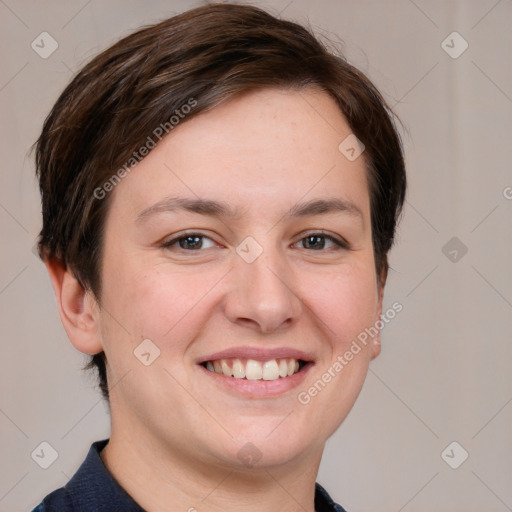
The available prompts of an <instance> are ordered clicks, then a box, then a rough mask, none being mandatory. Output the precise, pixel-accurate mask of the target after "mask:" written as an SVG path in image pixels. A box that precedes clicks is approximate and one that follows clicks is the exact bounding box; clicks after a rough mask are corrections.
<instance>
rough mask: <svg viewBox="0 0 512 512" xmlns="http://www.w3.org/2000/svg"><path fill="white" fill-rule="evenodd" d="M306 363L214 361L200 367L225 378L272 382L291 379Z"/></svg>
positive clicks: (289, 360) (287, 361) (288, 359)
mask: <svg viewBox="0 0 512 512" xmlns="http://www.w3.org/2000/svg"><path fill="white" fill-rule="evenodd" d="M307 364H308V363H307V362H306V361H303V360H302V359H294V358H280V359H270V360H267V361H258V360H256V359H238V358H237V359H216V360H214V361H205V362H204V363H201V365H202V366H203V367H204V368H206V369H207V370H209V371H211V372H214V373H219V374H222V375H224V376H225V377H232V378H235V379H245V380H266V381H273V380H278V379H285V378H286V377H291V376H292V375H294V374H295V373H298V372H300V371H302V369H303V368H304V367H305V366H306V365H307Z"/></svg>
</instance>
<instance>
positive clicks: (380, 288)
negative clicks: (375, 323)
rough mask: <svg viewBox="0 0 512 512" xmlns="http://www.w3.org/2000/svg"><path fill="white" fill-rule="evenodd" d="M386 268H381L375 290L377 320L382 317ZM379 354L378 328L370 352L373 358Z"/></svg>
mask: <svg viewBox="0 0 512 512" xmlns="http://www.w3.org/2000/svg"><path fill="white" fill-rule="evenodd" d="M387 275H388V272H387V269H384V270H382V272H381V273H380V276H379V279H378V282H377V290H378V296H377V320H380V319H381V317H382V302H383V300H384V287H385V286H386V279H387ZM379 354H380V329H379V333H378V334H377V335H375V337H374V338H373V345H372V353H371V358H372V359H375V358H376V357H377V356H378V355H379Z"/></svg>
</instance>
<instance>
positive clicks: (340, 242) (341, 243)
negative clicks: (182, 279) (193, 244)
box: [161, 231, 350, 252]
mask: <svg viewBox="0 0 512 512" xmlns="http://www.w3.org/2000/svg"><path fill="white" fill-rule="evenodd" d="M190 237H198V238H201V239H205V238H207V239H209V240H212V239H211V238H210V237H208V236H206V235H203V234H201V233H194V232H191V233H185V234H182V235H181V236H179V237H176V238H173V239H171V240H167V241H165V242H163V243H162V244H161V247H163V248H164V249H169V248H171V247H172V246H174V245H175V244H177V243H178V242H179V241H180V240H185V239H187V238H190ZM309 237H320V238H325V239H327V240H330V241H331V242H333V243H334V244H335V245H336V246H337V247H335V248H333V249H331V250H335V251H338V250H342V249H345V250H350V246H349V244H348V242H346V241H344V240H338V239H337V238H335V237H334V236H332V235H328V234H326V233H324V232H322V231H314V232H311V233H307V234H306V235H305V236H303V237H302V238H301V239H300V240H298V241H297V242H295V243H299V242H301V241H302V240H305V239H307V238H309ZM212 241H213V240H212ZM294 245H295V244H294ZM304 249H306V250H307V248H306V247H304ZM179 250H181V251H184V252H201V249H197V250H195V249H182V248H181V247H179ZM311 251H313V252H328V251H329V249H320V250H315V249H311Z"/></svg>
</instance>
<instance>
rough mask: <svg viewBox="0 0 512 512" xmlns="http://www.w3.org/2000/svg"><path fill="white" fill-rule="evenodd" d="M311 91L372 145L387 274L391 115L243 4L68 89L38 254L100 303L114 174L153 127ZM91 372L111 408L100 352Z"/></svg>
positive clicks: (300, 40)
mask: <svg viewBox="0 0 512 512" xmlns="http://www.w3.org/2000/svg"><path fill="white" fill-rule="evenodd" d="M307 86H317V87H320V88H321V89H323V90H325V91H326V92H327V93H328V94H330V96H331V97H332V98H333V99H334V100H335V101H336V103H337V104H338V105H339V108H340V110H341V112H342V113H343V115H344V116H345V118H346V120H347V122H348V124H349V126H350V128H351V129H352V131H353V133H354V134H355V135H356V137H357V138H358V139H359V140H360V141H361V142H362V143H363V144H364V145H365V152H364V158H365V162H366V166H367V172H368V181H369V188H370V190H369V194H370V207H371V222H372V242H373V248H374V254H375V264H376V270H377V273H378V275H379V276H382V275H384V277H385V275H386V273H387V269H388V261H387V253H388V251H389V249H390V248H391V246H392V244H393V239H394V234H395V227H396V223H397V220H398V217H399V215H400V212H401V208H402V204H403V201H404V196H405V189H406V178H405V166H404V158H403V150H402V144H401V140H400V135H399V134H398V132H397V130H396V127H395V123H394V115H393V114H392V112H391V110H390V108H389V107H388V105H387V104H386V102H385V100H384V99H383V97H382V96H381V94H380V93H379V92H378V91H377V89H376V88H375V87H374V86H373V84H372V83H371V82H370V80H369V79H368V78H367V77H366V76H365V75H364V74H363V73H361V72H360V71H359V70H357V69H356V68H354V67H353V66H351V65H350V64H349V63H348V62H347V61H346V60H345V59H344V58H343V57H342V56H338V55H335V54H333V53H331V52H330V51H329V50H328V49H327V47H326V46H325V45H324V44H323V43H321V42H320V41H319V40H318V39H317V38H316V37H315V36H314V35H313V33H312V31H310V30H309V29H307V28H305V27H303V26H301V25H298V24H296V23H293V22H290V21H285V20H282V19H279V18H277V17H274V16H272V15H271V14H269V13H267V12H265V11H263V10H261V9H259V8H256V7H253V6H248V5H239V4H237V5H234V4H210V5H206V6H203V7H199V8H195V9H192V10H189V11H186V12H184V13H182V14H179V15H177V16H174V17H172V18H169V19H166V20H164V21H162V22H160V23H158V24H155V25H151V26H147V27H144V28H142V29H140V30H138V31H137V32H135V33H133V34H131V35H129V36H127V37H125V38H124V39H122V40H120V41H119V42H117V43H116V44H114V45H113V46H111V47H110V48H108V49H106V50H105V51H103V52H102V53H100V54H99V55H98V56H96V57H95V58H94V59H93V60H92V61H91V62H89V63H88V64H87V65H86V66H85V67H83V69H82V70H81V71H80V72H79V73H78V74H77V75H76V76H75V77H74V79H73V80H72V81H71V83H70V84H69V85H68V86H67V87H66V89H65V90H64V91H63V93H62V94H61V95H60V97H59V98H58V100H57V102H56V103H55V105H54V107H53V109H52V110H51V112H50V114H49V115H48V117H47V119H46V120H45V123H44V126H43V130H42V133H41V135H40V137H39V139H38V140H37V142H36V173H37V176H38V178H39V185H40V191H41V197H42V213H43V227H42V230H41V232H40V236H39V242H38V249H39V254H40V256H41V258H42V259H43V260H45V259H47V258H58V259H60V260H62V261H63V262H64V263H65V264H66V266H67V267H68V268H69V269H70V270H71V271H72V272H73V274H74V276H75V277H76V279H77V280H78V282H79V283H80V284H81V285H82V287H83V288H84V289H87V290H90V291H91V292H92V294H93V295H94V297H95V298H96V300H97V301H98V302H99V303H100V302H101V276H100V261H101V254H102V239H103V229H104V223H105V214H106V211H107V209H108V207H109V198H110V197H111V194H104V192H105V190H107V189H109V188H110V187H108V186H107V187H106V186H105V184H107V183H112V179H113V178H115V172H116V170H119V171H118V177H120V176H121V170H122V169H124V170H125V172H126V171H129V168H127V167H126V163H127V162H129V161H130V159H133V155H134V153H136V152H137V150H138V149H140V148H141V147H142V146H144V145H147V142H148V140H149V138H152V140H153V138H154V137H152V134H154V132H155V129H156V128H157V127H159V126H164V127H169V125H171V124H172V123H170V119H171V117H172V116H173V115H174V116H176V115H177V111H181V110H180V109H181V108H182V107H183V105H185V104H187V103H189V104H190V101H191V99H193V101H194V108H193V109H191V110H190V112H189V113H188V114H187V115H186V118H185V122H186V120H188V119H191V118H192V117H194V116H196V115H198V114H199V113H200V112H204V111H206V110H210V109H212V108H214V107H215V106H216V105H218V104H220V103H221V102H223V101H225V100H227V99H229V98H231V97H233V96H235V95H237V94H240V93H242V92H246V91H249V90H251V89H257V88H268V87H281V88H282V87H285V88H290V89H295V90H300V89H302V88H304V87H307ZM166 123H167V124H166ZM171 128H172V126H171ZM171 128H169V130H166V132H167V131H170V129H171ZM340 142H341V141H340ZM98 190H102V191H103V192H102V193H101V196H103V195H106V197H105V198H104V199H103V197H98V195H99V194H98V192H97V191H98ZM94 367H96V369H97V371H98V376H99V384H100V389H101V391H102V394H103V397H104V398H105V399H106V400H107V401H108V397H109V395H108V385H107V375H106V361H105V354H104V353H103V352H101V353H100V354H96V355H94V356H92V358H91V360H90V361H89V363H88V364H87V366H86V367H85V368H94Z"/></svg>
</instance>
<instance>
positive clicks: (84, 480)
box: [32, 439, 345, 512]
mask: <svg viewBox="0 0 512 512" xmlns="http://www.w3.org/2000/svg"><path fill="white" fill-rule="evenodd" d="M108 441H109V440H108V439H104V440H102V441H96V442H95V443H93V444H92V445H91V448H90V450H89V453H88V454H87V457H86V458H85V460H84V462H83V463H82V465H81V466H80V467H79V468H78V470H77V472H76V473H75V474H74V475H73V477H72V478H71V479H70V480H69V482H68V483H67V484H66V485H65V486H64V487H61V488H60V489H57V490H56V491H53V492H52V493H51V494H49V495H48V496H46V498H45V499H44V500H43V502H42V503H41V504H40V505H39V506H38V507H36V508H35V509H34V510H33V511H32V512H62V511H63V510H66V511H68V510H69V511H78V512H82V511H83V512H145V511H144V509H142V508H141V507H140V506H139V505H137V503H135V501H134V500H133V498H132V497H131V496H130V495H129V494H128V493H127V492H126V491H125V490H124V489H123V488H122V487H121V486H120V485H119V484H118V483H117V481H116V480H115V479H114V477H113V476H112V475H111V474H110V473H109V471H108V470H107V468H106V467H105V465H104V464H103V461H102V460H101V457H100V452H101V450H102V449H103V448H104V447H105V446H106V444H107V443H108ZM315 510H316V512H345V510H344V509H343V508H342V507H341V506H340V505H337V504H336V503H334V502H333V501H332V499H331V497H330V496H329V494H328V493H327V491H326V490H325V489H324V488H323V487H321V486H320V485H319V484H318V483H317V484H316V492H315Z"/></svg>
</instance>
